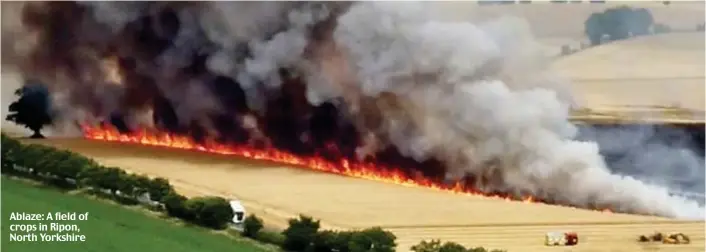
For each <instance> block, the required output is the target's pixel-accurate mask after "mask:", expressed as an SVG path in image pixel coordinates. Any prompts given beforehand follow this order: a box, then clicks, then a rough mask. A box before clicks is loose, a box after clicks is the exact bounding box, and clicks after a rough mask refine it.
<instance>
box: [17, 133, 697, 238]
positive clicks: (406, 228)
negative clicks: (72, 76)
mask: <svg viewBox="0 0 706 252" xmlns="http://www.w3.org/2000/svg"><path fill="white" fill-rule="evenodd" d="M25 141H26V142H32V143H40V144H47V145H52V146H56V147H59V148H66V149H71V150H73V151H76V152H79V153H83V154H85V155H88V156H91V157H93V158H95V159H97V160H98V161H100V162H102V163H103V164H105V165H110V166H118V167H121V168H124V169H128V170H130V171H133V172H137V173H144V174H148V175H153V176H162V177H166V178H168V179H169V180H171V181H172V182H173V184H174V185H175V186H176V188H177V190H179V191H180V192H181V193H183V194H186V195H190V196H193V195H203V194H212V195H221V196H225V197H231V198H238V199H241V200H242V201H243V202H244V204H245V205H246V207H247V208H248V209H249V211H250V212H252V213H256V214H258V215H260V216H262V217H263V218H264V219H265V221H266V222H267V223H269V224H273V225H275V226H279V227H283V226H284V225H285V223H286V219H287V218H289V217H293V216H295V215H296V214H299V213H304V214H307V215H311V216H315V217H317V218H320V219H321V220H322V222H323V224H324V226H325V227H327V228H340V229H346V228H362V227H368V226H382V227H384V228H387V229H389V230H391V231H393V232H394V233H395V234H396V235H397V236H398V243H399V244H400V246H399V250H400V251H407V250H408V248H409V247H410V246H411V245H413V244H415V243H417V242H419V241H420V240H422V239H433V238H438V239H442V240H452V241H457V242H460V243H462V244H464V245H472V246H480V245H482V246H486V247H491V248H505V249H509V250H510V251H559V250H561V251H567V250H569V251H630V252H632V251H648V250H649V251H703V250H704V233H703V230H704V223H703V222H680V221H675V220H668V219H664V218H658V217H649V216H634V215H625V214H611V213H602V212H597V211H588V210H580V209H572V208H567V207H559V206H550V205H543V204H533V203H524V202H507V201H505V200H502V199H491V198H485V197H481V196H464V195H454V194H451V193H446V192H439V191H434V190H429V189H424V188H411V187H403V186H398V185H393V184H385V183H380V182H374V181H367V180H362V179H355V178H347V177H342V176H337V175H331V174H324V173H317V172H311V171H307V170H304V169H296V168H290V167H283V166H282V165H278V164H274V163H268V162H261V161H251V160H243V159H240V158H237V157H232V156H220V155H211V154H205V153H198V152H193V151H183V150H173V149H163V148H155V147H147V146H136V145H127V144H120V143H108V142H95V141H88V140H80V139H46V140H25ZM562 230H567V231H568V230H573V231H577V232H579V234H580V235H581V244H580V245H579V246H577V247H573V248H570V249H569V248H549V247H544V246H543V245H542V243H543V236H544V233H546V232H548V231H562ZM657 230H658V231H662V232H670V231H678V232H683V233H686V234H688V235H689V236H691V238H692V241H693V242H692V243H691V244H689V245H671V246H668V245H661V244H660V245H654V244H653V245H644V244H639V243H638V242H636V238H637V236H638V235H640V234H643V233H645V234H649V233H651V232H654V231H657Z"/></svg>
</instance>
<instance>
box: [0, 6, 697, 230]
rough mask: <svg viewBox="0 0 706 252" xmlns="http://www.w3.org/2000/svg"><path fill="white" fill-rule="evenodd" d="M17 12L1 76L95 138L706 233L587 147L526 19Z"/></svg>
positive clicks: (276, 11) (64, 9) (276, 10)
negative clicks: (39, 89)
mask: <svg viewBox="0 0 706 252" xmlns="http://www.w3.org/2000/svg"><path fill="white" fill-rule="evenodd" d="M15 7H17V8H16V13H19V14H17V15H18V16H19V17H18V19H17V20H18V21H17V22H16V25H14V26H9V25H8V27H3V29H4V30H3V35H4V39H3V48H10V49H11V50H10V51H9V52H6V53H4V54H3V67H11V68H13V69H17V71H19V72H20V73H21V74H22V76H23V77H24V78H25V79H27V80H30V81H29V83H41V84H42V85H43V86H45V87H46V89H47V93H48V95H49V96H50V97H51V106H48V109H47V110H48V111H49V114H50V115H51V117H52V121H53V123H54V124H55V125H78V128H80V129H81V132H82V134H83V136H84V137H85V138H88V139H94V140H105V141H118V142H129V143H139V144H143V145H153V146H162V147H170V148H179V149H187V150H198V151H204V152H212V153H218V154H225V155H237V156H241V157H247V158H252V159H260V160H269V161H275V162H279V163H283V164H288V165H295V166H299V167H303V168H308V169H312V170H318V171H324V172H329V173H334V174H340V175H345V176H352V177H358V178H364V179H369V180H376V181H383V182H388V183H395V184H400V185H405V186H413V187H426V188H434V189H437V190H441V191H449V192H453V193H456V194H471V195H484V196H488V197H498V198H505V199H513V200H519V201H528V202H540V203H547V204H556V205H564V206H573V207H580V208H587V209H592V210H597V211H606V212H622V213H632V214H641V215H657V216H663V217H672V218H696V219H701V218H703V211H704V210H703V206H702V205H700V204H699V203H698V202H696V201H694V200H691V199H687V198H685V197H682V196H678V195H674V194H673V193H672V192H671V191H670V190H669V188H667V187H665V186H661V185H657V184H654V183H650V182H649V181H643V180H640V179H637V178H634V177H631V176H624V175H622V174H617V173H614V172H613V171H611V170H610V169H609V166H608V165H607V164H606V161H605V159H604V157H603V155H601V153H600V152H599V145H598V143H596V142H595V141H588V140H580V139H579V138H578V137H577V134H578V132H579V130H578V128H577V127H576V126H575V125H574V124H573V123H572V122H570V120H569V117H570V111H571V109H572V108H573V106H574V103H573V101H572V97H571V94H570V92H568V91H567V90H566V89H565V85H566V83H565V81H564V80H562V79H561V78H558V77H557V76H555V75H553V74H552V73H551V71H549V70H548V69H547V65H548V61H547V60H546V59H544V58H543V54H542V52H541V50H540V49H539V44H538V42H537V41H535V39H534V38H533V36H532V34H531V32H530V29H529V27H528V25H527V24H526V23H524V22H522V20H519V19H514V18H501V19H497V20H492V21H487V22H483V23H470V22H455V21H443V20H442V19H437V18H435V15H438V13H434V9H433V8H432V7H430V6H428V5H427V4H426V3H405V4H396V3H385V2H360V3H352V2H333V3H330V2H177V3H173V2H156V3H155V2H49V3H38V2H37V3H35V2H32V3H25V4H21V5H20V4H16V6H15ZM5 9H8V8H3V13H5ZM6 28H7V29H6ZM5 34H7V35H5Z"/></svg>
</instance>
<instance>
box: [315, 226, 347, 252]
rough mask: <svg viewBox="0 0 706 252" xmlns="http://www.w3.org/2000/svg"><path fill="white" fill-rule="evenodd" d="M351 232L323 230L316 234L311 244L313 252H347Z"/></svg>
mask: <svg viewBox="0 0 706 252" xmlns="http://www.w3.org/2000/svg"><path fill="white" fill-rule="evenodd" d="M352 235H353V232H347V231H341V232H337V231H331V230H324V231H321V232H319V233H317V234H316V237H314V242H313V244H312V249H311V250H312V251H314V252H328V251H338V252H348V251H350V250H349V244H350V241H351V237H352Z"/></svg>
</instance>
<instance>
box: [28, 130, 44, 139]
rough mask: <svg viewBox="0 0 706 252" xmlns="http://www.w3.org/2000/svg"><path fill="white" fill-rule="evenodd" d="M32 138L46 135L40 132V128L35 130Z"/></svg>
mask: <svg viewBox="0 0 706 252" xmlns="http://www.w3.org/2000/svg"><path fill="white" fill-rule="evenodd" d="M30 138H44V136H43V135H42V133H40V132H39V130H35V131H34V134H32V136H30Z"/></svg>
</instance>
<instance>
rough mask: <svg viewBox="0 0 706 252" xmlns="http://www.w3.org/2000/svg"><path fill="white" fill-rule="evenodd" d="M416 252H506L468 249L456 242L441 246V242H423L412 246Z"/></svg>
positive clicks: (477, 248)
mask: <svg viewBox="0 0 706 252" xmlns="http://www.w3.org/2000/svg"><path fill="white" fill-rule="evenodd" d="M411 249H412V251H414V252H504V250H497V249H493V250H487V249H485V248H484V247H476V248H468V249H466V247H464V246H463V245H461V244H458V243H455V242H445V243H444V244H441V241H439V240H431V241H430V242H427V241H421V242H420V243H419V244H417V245H414V246H412V248H411Z"/></svg>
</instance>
